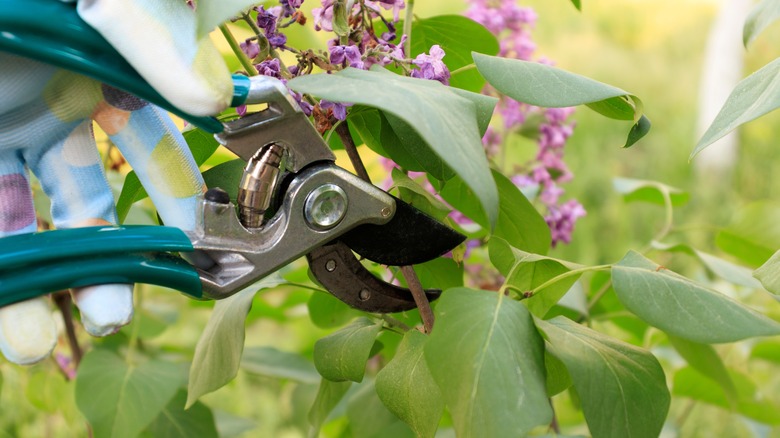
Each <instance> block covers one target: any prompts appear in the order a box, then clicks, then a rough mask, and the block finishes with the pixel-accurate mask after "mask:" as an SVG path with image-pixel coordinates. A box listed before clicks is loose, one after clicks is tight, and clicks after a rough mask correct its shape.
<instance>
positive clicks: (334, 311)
mask: <svg viewBox="0 0 780 438" xmlns="http://www.w3.org/2000/svg"><path fill="white" fill-rule="evenodd" d="M306 306H307V308H308V309H309V318H311V322H313V323H314V325H316V326H317V327H319V328H324V329H329V328H335V327H341V326H343V325H344V324H346V323H348V322H349V321H351V320H353V319H355V318H356V317H358V316H360V315H363V313H361V312H359V311H357V310H355V309H353V308H351V307H349V306H348V305H347V304H345V303H344V302H343V301H341V300H339V299H338V298H336V297H334V296H333V295H331V294H329V293H324V292H314V293H313V294H311V298H309V302H308V303H307V305H306Z"/></svg>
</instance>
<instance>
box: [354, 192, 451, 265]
mask: <svg viewBox="0 0 780 438" xmlns="http://www.w3.org/2000/svg"><path fill="white" fill-rule="evenodd" d="M395 202H396V209H395V215H394V216H393V219H391V220H390V222H388V223H387V224H385V225H370V224H369V225H361V226H359V227H357V228H355V229H353V230H351V231H349V232H347V233H346V234H344V235H343V236H341V237H340V238H339V240H341V241H342V242H344V243H346V244H347V246H349V247H350V248H351V249H352V250H353V251H355V252H356V253H358V254H360V255H361V256H362V257H365V258H367V259H369V260H371V261H373V262H377V263H380V264H383V265H392V266H406V265H415V264H418V263H424V262H427V261H429V260H433V259H435V258H436V257H439V256H440V255H442V254H445V253H446V252H447V251H451V250H452V249H453V248H455V247H456V246H458V245H460V244H461V242H463V241H464V240H466V236H464V235H462V234H460V233H458V232H457V231H455V230H453V229H452V228H450V227H448V226H446V225H444V224H442V223H441V222H439V221H437V220H436V219H434V218H432V217H430V216H428V215H427V214H425V213H423V212H422V211H420V210H418V209H416V208H414V207H412V206H411V205H409V204H407V203H406V202H404V201H401V200H400V199H398V198H395Z"/></svg>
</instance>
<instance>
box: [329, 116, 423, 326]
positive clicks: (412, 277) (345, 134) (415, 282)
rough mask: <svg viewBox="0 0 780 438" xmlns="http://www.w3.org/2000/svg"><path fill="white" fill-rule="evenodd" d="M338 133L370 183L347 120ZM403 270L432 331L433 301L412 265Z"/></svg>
mask: <svg viewBox="0 0 780 438" xmlns="http://www.w3.org/2000/svg"><path fill="white" fill-rule="evenodd" d="M336 134H338V135H339V138H340V139H341V142H342V143H343V144H344V149H345V150H346V151H347V156H349V161H350V162H352V167H354V168H355V172H357V174H358V176H359V177H360V178H361V179H362V180H363V181H366V182H368V183H370V182H371V177H370V176H369V175H368V171H367V170H366V166H365V165H364V164H363V160H361V159H360V154H358V151H357V146H356V145H355V141H354V140H353V139H352V135H351V134H350V133H349V125H348V124H347V121H346V120H345V121H344V122H343V123H340V124H339V125H338V126H336ZM401 272H402V273H403V275H404V278H405V279H406V283H407V284H408V285H409V290H410V291H411V292H412V297H413V298H414V302H415V303H416V304H417V308H418V309H419V310H420V318H422V321H423V327H425V333H430V332H431V330H433V321H434V317H433V310H431V303H430V302H429V301H428V297H427V296H426V295H425V290H423V287H422V284H421V283H420V279H419V278H417V273H416V272H414V269H412V267H411V266H401Z"/></svg>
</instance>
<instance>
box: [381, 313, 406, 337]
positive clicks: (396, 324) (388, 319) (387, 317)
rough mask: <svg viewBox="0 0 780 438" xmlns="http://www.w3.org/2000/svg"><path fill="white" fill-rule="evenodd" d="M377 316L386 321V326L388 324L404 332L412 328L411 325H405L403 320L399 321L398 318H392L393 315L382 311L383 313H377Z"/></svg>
mask: <svg viewBox="0 0 780 438" xmlns="http://www.w3.org/2000/svg"><path fill="white" fill-rule="evenodd" d="M379 317H380V318H382V321H384V322H386V323H387V325H388V326H390V327H392V328H397V329H400V330H402V331H403V332H404V333H405V332H408V331H409V330H411V329H412V328H411V327H409V326H408V325H406V324H404V323H403V322H401V321H399V320H397V319H395V318H393V317H392V316H390V315H387V314H384V313H383V314H381V315H379Z"/></svg>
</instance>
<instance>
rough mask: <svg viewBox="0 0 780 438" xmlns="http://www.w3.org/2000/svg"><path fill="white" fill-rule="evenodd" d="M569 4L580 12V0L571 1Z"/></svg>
mask: <svg viewBox="0 0 780 438" xmlns="http://www.w3.org/2000/svg"><path fill="white" fill-rule="evenodd" d="M571 4H573V5H574V7H575V8H577V10H578V11H582V3H580V0H571Z"/></svg>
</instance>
